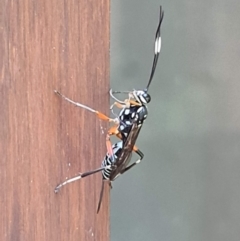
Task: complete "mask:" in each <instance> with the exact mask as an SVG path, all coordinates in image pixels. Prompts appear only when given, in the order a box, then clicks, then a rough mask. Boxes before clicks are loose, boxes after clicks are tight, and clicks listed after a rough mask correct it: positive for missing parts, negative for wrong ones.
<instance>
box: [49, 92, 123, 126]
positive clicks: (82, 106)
mask: <svg viewBox="0 0 240 241" xmlns="http://www.w3.org/2000/svg"><path fill="white" fill-rule="evenodd" d="M54 92H55V93H56V94H58V95H59V96H61V97H62V98H63V99H64V100H66V101H68V102H70V103H72V104H73V105H75V106H77V107H81V108H83V109H85V110H88V111H90V112H93V113H95V114H96V115H97V116H98V118H99V119H101V120H105V121H109V122H114V123H115V124H118V123H119V121H118V119H117V118H115V119H112V118H110V117H108V116H106V115H104V114H103V113H101V112H99V111H97V110H94V109H92V108H90V107H89V106H86V105H83V104H81V103H78V102H75V101H73V100H71V99H69V98H67V97H66V96H64V95H63V94H61V93H60V92H59V91H57V90H54Z"/></svg>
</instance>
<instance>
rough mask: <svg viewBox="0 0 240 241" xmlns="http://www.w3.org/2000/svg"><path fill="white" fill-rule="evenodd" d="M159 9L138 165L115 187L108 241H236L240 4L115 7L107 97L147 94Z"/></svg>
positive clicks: (239, 214)
mask: <svg viewBox="0 0 240 241" xmlns="http://www.w3.org/2000/svg"><path fill="white" fill-rule="evenodd" d="M160 4H161V5H162V6H163V9H164V11H165V16H164V20H163V25H162V50H161V53H160V58H159V62H158V67H157V70H156V74H155V78H154V80H153V82H152V85H151V87H150V90H149V93H150V94H151V96H152V101H151V103H150V104H149V116H148V119H147V121H146V122H145V125H144V126H143V129H142V132H141V134H140V136H139V139H138V142H137V145H138V146H139V148H140V149H141V150H142V151H143V152H144V154H145V157H144V160H143V161H142V162H141V164H139V165H138V166H137V167H135V168H133V169H132V170H131V171H129V172H128V173H126V174H124V175H123V176H122V177H120V178H119V179H117V180H116V181H115V182H114V183H113V187H114V188H113V189H112V190H111V240H112V241H135V240H136V241H146V240H150V241H155V240H164V241H170V240H171V241H176V240H177V241H188V240H189V241H190V240H191V241H193V240H194V241H200V240H201V241H202V240H208V241H211V240H216V241H221V240H223V241H226V240H228V241H229V240H230V241H233V240H239V239H240V208H239V204H240V192H239V188H240V158H239V157H240V148H239V147H240V94H239V92H240V81H239V79H240V65H239V55H240V2H239V1H230V0H228V1H224V0H219V1H216V0H215V1H214V0H208V1H207V0H204V1H187V0H183V1H155V0H151V1H139V0H138V1H137V0H131V1H130V0H113V1H112V3H111V86H112V88H113V89H114V90H131V89H133V88H139V89H141V88H143V87H145V86H146V83H147V81H148V78H149V74H150V68H151V65H152V60H153V42H154V36H155V31H156V27H157V23H158V17H159V5H160Z"/></svg>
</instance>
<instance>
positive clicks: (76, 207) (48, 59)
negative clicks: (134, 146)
mask: <svg viewBox="0 0 240 241" xmlns="http://www.w3.org/2000/svg"><path fill="white" fill-rule="evenodd" d="M0 9H1V10H0V11H2V12H1V14H0V97H1V105H0V164H1V166H0V185H1V195H0V205H1V206H0V213H1V215H0V237H1V240H7V241H15V240H18V241H26V240H34V241H38V240H39V241H40V240H41V241H43V240H51V241H60V240H64V241H66V240H68V241H75V240H84V241H87V240H97V241H101V240H104V241H107V240H109V189H108V187H107V185H106V189H105V194H104V199H103V203H102V208H101V210H100V213H99V214H96V209H97V203H98V198H99V193H100V187H101V174H96V175H94V176H90V177H88V178H85V179H83V180H81V181H78V182H75V183H72V184H71V185H69V186H66V187H64V188H62V189H61V191H60V192H59V193H58V194H55V193H54V188H55V186H56V185H57V184H58V183H59V182H61V181H63V180H65V178H66V177H71V176H74V175H76V174H77V173H79V172H84V171H89V170H92V169H94V168H97V167H99V166H100V164H101V161H102V159H103V157H104V155H105V153H106V148H105V135H103V134H102V133H101V129H100V123H99V121H98V120H97V119H96V117H95V116H94V114H92V113H88V112H86V111H84V110H82V109H80V108H76V107H74V106H73V105H71V104H69V103H67V102H66V101H64V100H62V99H61V98H59V97H58V96H56V95H55V94H54V92H53V90H54V89H58V90H59V91H61V92H62V93H63V94H65V95H66V96H68V97H69V98H72V99H74V100H76V101H78V102H81V103H84V104H87V105H89V106H91V107H93V108H95V109H98V110H100V111H102V112H104V113H107V114H108V109H109V95H108V90H109V1H108V0H107V1H102V0H100V1H92V0H89V1H84V0H78V1H74V0H68V1H66V0H63V1H59V0H51V1H39V0H38V1H37V0H33V1H30V0H22V1H5V0H4V1H1V3H0ZM101 125H102V126H104V127H107V124H106V123H101Z"/></svg>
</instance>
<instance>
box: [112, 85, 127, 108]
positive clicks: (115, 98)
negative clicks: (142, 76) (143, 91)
mask: <svg viewBox="0 0 240 241" xmlns="http://www.w3.org/2000/svg"><path fill="white" fill-rule="evenodd" d="M130 92H131V91H113V90H112V89H110V90H109V94H110V96H111V97H112V98H113V99H114V100H116V101H117V102H118V103H120V104H125V102H124V101H122V100H119V99H118V98H117V97H116V96H114V95H113V93H114V94H119V93H125V94H129V93H130Z"/></svg>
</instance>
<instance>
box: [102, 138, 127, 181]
mask: <svg viewBox="0 0 240 241" xmlns="http://www.w3.org/2000/svg"><path fill="white" fill-rule="evenodd" d="M122 144H123V143H122V141H119V142H117V143H116V144H114V145H112V149H113V153H114V159H113V158H112V156H110V155H109V154H107V155H106V156H105V158H104V160H103V161H102V165H101V167H107V166H109V165H110V166H111V167H108V168H106V169H104V170H103V171H102V176H103V179H105V180H109V177H110V175H111V172H112V170H113V169H114V161H116V160H117V159H118V155H119V152H120V151H121V150H122Z"/></svg>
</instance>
